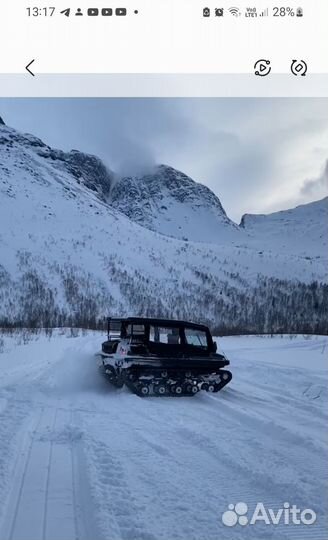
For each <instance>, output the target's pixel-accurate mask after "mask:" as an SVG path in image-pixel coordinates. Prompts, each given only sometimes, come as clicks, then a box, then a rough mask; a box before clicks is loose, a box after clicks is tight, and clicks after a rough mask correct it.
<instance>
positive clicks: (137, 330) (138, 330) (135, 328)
mask: <svg viewBox="0 0 328 540" xmlns="http://www.w3.org/2000/svg"><path fill="white" fill-rule="evenodd" d="M132 332H133V335H134V336H139V335H140V336H142V335H144V334H145V327H144V325H143V324H128V326H127V328H126V335H127V336H131V334H132Z"/></svg>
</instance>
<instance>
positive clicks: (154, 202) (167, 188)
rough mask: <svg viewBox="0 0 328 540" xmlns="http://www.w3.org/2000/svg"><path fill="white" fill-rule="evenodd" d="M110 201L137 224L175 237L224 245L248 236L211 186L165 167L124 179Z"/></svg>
mask: <svg viewBox="0 0 328 540" xmlns="http://www.w3.org/2000/svg"><path fill="white" fill-rule="evenodd" d="M110 202H111V204H112V205H113V206H114V207H115V208H117V209H118V210H120V211H121V212H123V213H124V214H125V215H127V216H128V217H129V218H130V219H132V220H133V221H135V222H136V223H139V224H140V225H143V226H145V227H147V228H148V229H151V230H154V231H157V232H160V233H162V234H166V235H168V236H173V237H175V238H180V239H186V240H192V241H196V242H214V243H222V242H224V243H225V242H227V241H232V240H237V239H240V238H242V237H244V236H246V235H245V234H243V231H240V229H239V228H238V227H237V226H236V224H235V223H233V222H232V221H231V220H230V219H229V218H228V217H227V215H226V213H225V211H224V209H223V207H222V205H221V203H220V201H219V199H218V198H217V197H216V195H215V194H214V193H213V192H212V191H211V190H210V189H209V188H208V187H206V186H204V185H203V184H199V183H197V182H195V181H194V180H192V179H191V178H189V177H188V176H186V175H185V174H183V173H182V172H180V171H177V170H176V169H173V168H172V167H168V166H165V165H159V166H158V167H156V168H154V170H153V171H152V172H151V173H149V174H147V175H144V176H141V177H140V176H139V177H128V178H121V179H120V180H119V181H117V182H116V183H115V184H114V186H113V189H112V191H111V197H110Z"/></svg>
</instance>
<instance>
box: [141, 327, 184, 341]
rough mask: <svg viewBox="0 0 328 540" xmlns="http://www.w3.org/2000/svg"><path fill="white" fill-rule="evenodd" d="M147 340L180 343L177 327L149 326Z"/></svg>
mask: <svg viewBox="0 0 328 540" xmlns="http://www.w3.org/2000/svg"><path fill="white" fill-rule="evenodd" d="M149 341H153V342H154V343H166V344H169V345H180V343H181V340H180V335H179V328H163V327H159V326H151V327H150V331H149Z"/></svg>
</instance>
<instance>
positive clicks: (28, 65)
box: [25, 60, 35, 77]
mask: <svg viewBox="0 0 328 540" xmlns="http://www.w3.org/2000/svg"><path fill="white" fill-rule="evenodd" d="M33 62H35V60H32V62H30V63H29V64H27V66H26V67H25V69H26V71H28V72H29V73H30V74H31V75H32V76H33V77H35V75H34V73H33V72H32V71H31V70H30V69H29V67H30V66H31V65H32V64H33Z"/></svg>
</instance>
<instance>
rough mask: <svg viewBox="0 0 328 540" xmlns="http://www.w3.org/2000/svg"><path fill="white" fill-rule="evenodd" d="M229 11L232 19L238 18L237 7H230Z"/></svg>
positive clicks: (238, 11) (238, 10)
mask: <svg viewBox="0 0 328 540" xmlns="http://www.w3.org/2000/svg"><path fill="white" fill-rule="evenodd" d="M229 11H230V13H231V15H233V16H234V17H239V16H240V9H239V8H237V7H231V8H229Z"/></svg>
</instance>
